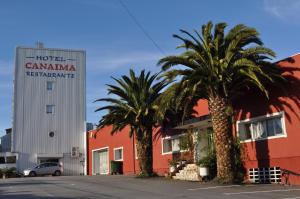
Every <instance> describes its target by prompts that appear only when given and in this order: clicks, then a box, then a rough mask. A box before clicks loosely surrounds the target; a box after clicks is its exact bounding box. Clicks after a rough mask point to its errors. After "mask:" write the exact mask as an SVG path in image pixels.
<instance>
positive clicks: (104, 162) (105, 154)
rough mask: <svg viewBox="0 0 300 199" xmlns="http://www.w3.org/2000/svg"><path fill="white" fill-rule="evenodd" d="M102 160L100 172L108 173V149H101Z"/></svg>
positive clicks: (100, 156) (100, 158) (100, 157)
mask: <svg viewBox="0 0 300 199" xmlns="http://www.w3.org/2000/svg"><path fill="white" fill-rule="evenodd" d="M99 160H100V174H108V150H107V149H105V150H101V151H100V152H99Z"/></svg>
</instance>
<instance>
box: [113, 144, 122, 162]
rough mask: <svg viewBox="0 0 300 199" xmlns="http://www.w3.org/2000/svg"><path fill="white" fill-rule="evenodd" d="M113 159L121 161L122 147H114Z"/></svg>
mask: <svg viewBox="0 0 300 199" xmlns="http://www.w3.org/2000/svg"><path fill="white" fill-rule="evenodd" d="M114 160H115V161H123V147H120V148H115V149H114Z"/></svg>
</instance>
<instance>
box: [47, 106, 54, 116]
mask: <svg viewBox="0 0 300 199" xmlns="http://www.w3.org/2000/svg"><path fill="white" fill-rule="evenodd" d="M48 107H51V112H48ZM54 113H55V105H54V104H47V105H46V114H54Z"/></svg>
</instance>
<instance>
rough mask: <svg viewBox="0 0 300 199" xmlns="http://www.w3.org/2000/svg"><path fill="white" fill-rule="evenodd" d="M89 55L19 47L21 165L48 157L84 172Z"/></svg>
mask: <svg viewBox="0 0 300 199" xmlns="http://www.w3.org/2000/svg"><path fill="white" fill-rule="evenodd" d="M85 71H86V56H85V51H82V50H67V49H50V48H44V47H43V45H42V44H41V43H38V45H37V48H29V47H17V48H16V57H15V77H14V99H13V128H12V152H15V153H17V163H16V164H17V169H18V170H19V171H22V170H23V169H26V168H28V167H32V166H33V165H35V164H38V163H41V162H45V161H57V162H60V163H61V164H62V165H63V174H64V175H79V174H80V173H83V170H84V168H83V166H84V164H83V162H84V158H85V157H84V156H85V119H86V85H85V84H86V83H85V76H86V72H85Z"/></svg>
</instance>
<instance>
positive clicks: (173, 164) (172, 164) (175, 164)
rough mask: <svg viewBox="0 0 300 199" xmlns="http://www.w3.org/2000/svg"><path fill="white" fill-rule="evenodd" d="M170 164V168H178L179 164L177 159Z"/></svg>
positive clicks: (170, 161)
mask: <svg viewBox="0 0 300 199" xmlns="http://www.w3.org/2000/svg"><path fill="white" fill-rule="evenodd" d="M168 162H169V166H170V167H176V166H177V164H178V161H177V160H175V159H172V160H169V161H168Z"/></svg>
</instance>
